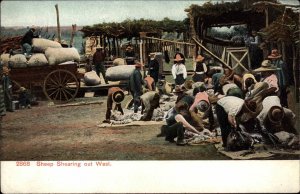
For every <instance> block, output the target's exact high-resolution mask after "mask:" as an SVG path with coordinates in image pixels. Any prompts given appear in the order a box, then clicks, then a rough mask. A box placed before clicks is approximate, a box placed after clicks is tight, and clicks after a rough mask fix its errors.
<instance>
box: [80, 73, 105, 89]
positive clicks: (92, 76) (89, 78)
mask: <svg viewBox="0 0 300 194" xmlns="http://www.w3.org/2000/svg"><path fill="white" fill-rule="evenodd" d="M83 79H84V83H85V85H87V86H95V85H98V84H100V83H101V79H100V77H99V76H98V75H97V73H96V72H95V71H89V72H86V73H85V74H84V78H83Z"/></svg>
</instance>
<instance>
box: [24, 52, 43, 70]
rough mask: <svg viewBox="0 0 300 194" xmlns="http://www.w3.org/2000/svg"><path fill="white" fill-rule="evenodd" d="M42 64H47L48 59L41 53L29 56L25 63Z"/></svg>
mask: <svg viewBox="0 0 300 194" xmlns="http://www.w3.org/2000/svg"><path fill="white" fill-rule="evenodd" d="M44 65H48V61H47V59H46V57H45V55H44V54H42V53H36V54H33V55H32V56H31V57H30V59H29V61H28V64H27V66H28V67H33V66H44Z"/></svg>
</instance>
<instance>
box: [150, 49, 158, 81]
mask: <svg viewBox="0 0 300 194" xmlns="http://www.w3.org/2000/svg"><path fill="white" fill-rule="evenodd" d="M148 68H149V70H148V75H150V77H152V78H153V79H154V83H155V85H156V83H157V82H158V74H159V63H158V61H157V60H156V59H155V53H150V62H149V64H148Z"/></svg>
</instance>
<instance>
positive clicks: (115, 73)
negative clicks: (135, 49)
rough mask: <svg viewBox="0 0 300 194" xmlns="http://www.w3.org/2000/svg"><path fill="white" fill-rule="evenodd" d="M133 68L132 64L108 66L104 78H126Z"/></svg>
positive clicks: (114, 79)
mask: <svg viewBox="0 0 300 194" xmlns="http://www.w3.org/2000/svg"><path fill="white" fill-rule="evenodd" d="M134 69H135V66H134V65H124V66H123V65H120V66H114V67H110V68H108V69H107V71H106V79H107V80H108V81H121V80H128V79H129V77H130V75H131V74H132V72H133V71H134Z"/></svg>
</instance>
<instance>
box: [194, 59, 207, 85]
mask: <svg viewBox="0 0 300 194" xmlns="http://www.w3.org/2000/svg"><path fill="white" fill-rule="evenodd" d="M203 61H204V57H203V56H202V55H198V56H197V58H196V60H195V62H196V64H195V68H194V75H193V76H192V79H193V81H194V82H204V81H205V73H206V72H207V67H206V64H205V63H204V62H203Z"/></svg>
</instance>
